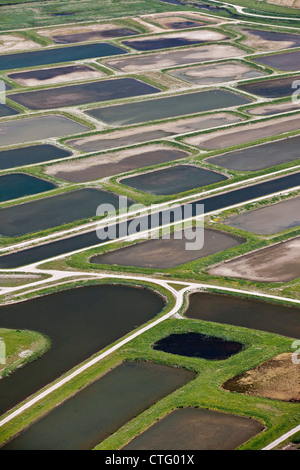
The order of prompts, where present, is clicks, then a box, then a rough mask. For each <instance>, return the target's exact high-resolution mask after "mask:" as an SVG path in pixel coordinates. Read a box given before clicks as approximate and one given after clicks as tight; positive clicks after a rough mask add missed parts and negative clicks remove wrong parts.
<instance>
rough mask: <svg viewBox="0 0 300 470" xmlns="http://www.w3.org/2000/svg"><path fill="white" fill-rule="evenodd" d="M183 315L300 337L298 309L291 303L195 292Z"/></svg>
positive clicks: (299, 310) (299, 311)
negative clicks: (272, 302)
mask: <svg viewBox="0 0 300 470" xmlns="http://www.w3.org/2000/svg"><path fill="white" fill-rule="evenodd" d="M185 316H186V317H188V318H194V319H196V320H203V321H211V322H217V323H222V324H225V325H235V326H242V327H245V328H251V329H254V330H261V331H268V332H270V333H276V334H279V335H283V336H288V337H291V338H299V339H300V309H298V308H295V307H284V306H282V305H276V304H271V303H267V302H261V301H256V300H247V299H241V298H238V297H233V296H226V295H221V294H205V293H200V292H196V293H193V294H191V296H190V298H189V306H188V309H187V311H186V313H185Z"/></svg>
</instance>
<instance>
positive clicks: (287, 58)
mask: <svg viewBox="0 0 300 470" xmlns="http://www.w3.org/2000/svg"><path fill="white" fill-rule="evenodd" d="M252 60H253V61H254V62H257V63H259V64H263V65H267V66H268V67H273V68H275V69H277V70H281V71H284V72H296V71H297V70H299V62H300V51H291V52H282V53H281V54H273V55H265V56H259V57H256V58H255V59H252Z"/></svg>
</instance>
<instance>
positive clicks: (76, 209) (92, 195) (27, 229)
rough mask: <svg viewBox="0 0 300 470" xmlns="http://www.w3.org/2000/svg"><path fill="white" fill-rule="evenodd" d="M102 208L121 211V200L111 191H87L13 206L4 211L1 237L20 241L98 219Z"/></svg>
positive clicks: (0, 224) (0, 211) (0, 228)
mask: <svg viewBox="0 0 300 470" xmlns="http://www.w3.org/2000/svg"><path fill="white" fill-rule="evenodd" d="M100 204H113V205H114V206H115V207H116V208H117V207H119V197H118V196H117V195H116V194H113V193H109V192H107V191H102V190H99V189H93V188H85V189H79V190H76V191H71V192H68V193H64V194H58V195H56V196H52V197H47V198H43V199H39V200H37V201H32V202H27V203H25V204H21V205H17V206H10V207H7V208H5V209H1V210H0V234H1V235H2V236H4V237H16V236H21V235H25V234H27V233H33V232H39V231H41V230H46V229H48V228H52V227H57V226H59V225H63V224H68V223H72V222H74V221H76V220H81V219H87V218H90V217H95V216H96V210H97V207H98V206H99V205H100ZM129 204H130V202H129ZM99 242H100V241H99Z"/></svg>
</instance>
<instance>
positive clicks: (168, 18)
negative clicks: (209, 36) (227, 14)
mask: <svg viewBox="0 0 300 470" xmlns="http://www.w3.org/2000/svg"><path fill="white" fill-rule="evenodd" d="M142 18H143V20H145V21H147V22H148V21H150V22H152V21H153V22H154V23H156V24H159V25H160V26H162V27H163V28H168V24H169V23H173V22H177V21H185V20H186V19H188V20H190V21H199V22H200V23H202V22H205V23H214V24H217V23H221V22H222V21H223V20H222V19H218V18H213V17H209V16H205V15H198V14H197V13H191V12H188V11H185V12H183V13H182V14H179V13H178V11H176V12H174V13H172V12H167V13H156V14H153V15H146V16H143V17H142Z"/></svg>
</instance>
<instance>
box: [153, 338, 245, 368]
mask: <svg viewBox="0 0 300 470" xmlns="http://www.w3.org/2000/svg"><path fill="white" fill-rule="evenodd" d="M242 348H243V345H242V344H241V343H237V342H236V341H228V340H224V339H222V338H217V337H215V336H208V335H203V334H200V333H193V332H190V333H182V334H172V335H170V336H167V337H166V338H162V339H161V340H159V341H157V342H156V343H155V344H154V345H153V349H157V350H158V351H164V352H166V353H170V354H177V355H179V356H187V357H199V358H202V359H208V360H215V361H221V360H224V359H228V358H229V357H231V356H233V355H234V354H237V353H238V352H240V351H241V350H242Z"/></svg>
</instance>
